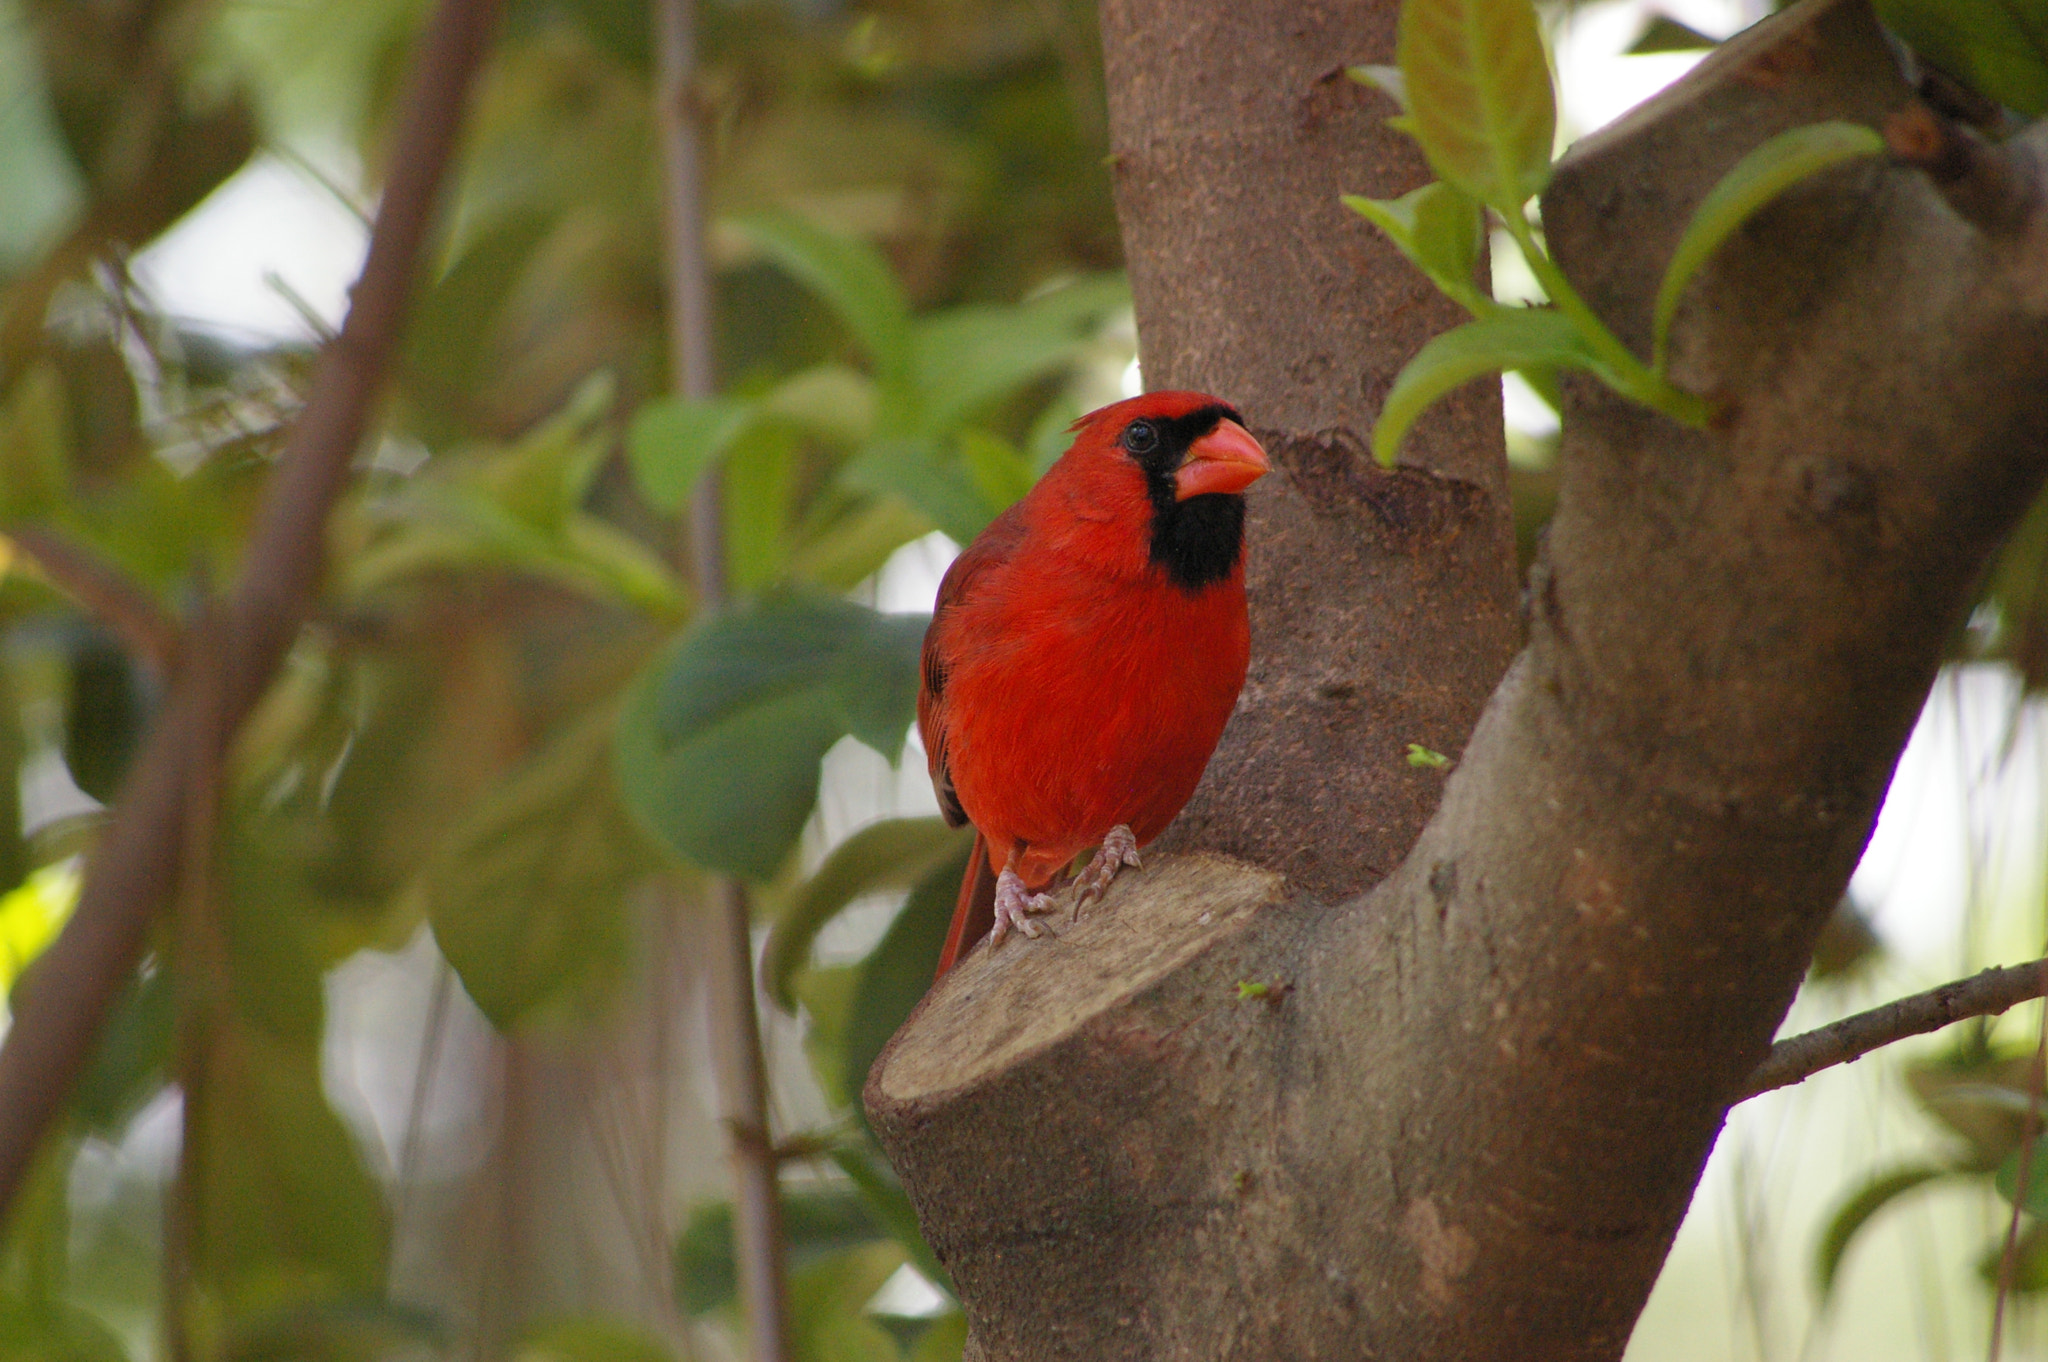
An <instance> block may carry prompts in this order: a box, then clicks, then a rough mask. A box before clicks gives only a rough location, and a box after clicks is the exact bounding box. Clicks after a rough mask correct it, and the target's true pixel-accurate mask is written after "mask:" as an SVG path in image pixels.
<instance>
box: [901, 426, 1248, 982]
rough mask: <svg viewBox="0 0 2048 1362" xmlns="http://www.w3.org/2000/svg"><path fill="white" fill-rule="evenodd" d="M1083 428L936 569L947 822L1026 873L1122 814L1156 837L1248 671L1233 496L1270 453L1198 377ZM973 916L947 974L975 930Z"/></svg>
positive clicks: (933, 757)
mask: <svg viewBox="0 0 2048 1362" xmlns="http://www.w3.org/2000/svg"><path fill="white" fill-rule="evenodd" d="M1075 432H1076V435H1075V440H1074V444H1073V447H1072V448H1071V449H1069V450H1068V451H1067V452H1066V454H1065V455H1063V456H1062V457H1061V458H1060V460H1059V461H1058V462H1057V463H1055V464H1054V465H1053V466H1052V468H1051V469H1049V470H1048V471H1047V472H1046V474H1045V476H1044V477H1043V478H1041V479H1040V480H1039V482H1038V484H1037V485H1036V486H1035V487H1033V488H1032V489H1031V491H1030V493H1028V494H1027V495H1026V496H1025V498H1024V499H1023V500H1022V501H1020V502H1018V503H1017V504H1016V505H1015V506H1013V507H1011V508H1010V509H1009V510H1008V511H1007V512H1005V513H1004V514H1003V515H1002V516H1000V517H998V518H997V519H996V521H995V522H994V523H993V524H991V525H990V526H989V527H988V529H986V530H985V531H983V532H982V534H981V536H980V537H979V538H978V539H976V540H975V541H974V543H973V544H972V545H971V546H970V547H969V548H968V549H967V550H966V551H965V552H964V553H962V554H961V555H960V557H959V558H958V559H957V560H955V562H954V563H953V566H952V568H951V569H950V570H949V571H948V572H947V573H946V576H945V579H944V581H943V582H941V583H940V586H939V597H938V604H937V607H936V609H935V610H934V612H933V615H932V623H931V628H930V630H929V631H928V632H927V633H926V635H925V643H924V667H923V678H922V685H921V687H920V690H919V694H918V702H917V716H918V729H919V732H920V733H921V734H922V736H923V739H924V744H925V750H926V753H927V755H928V758H929V761H930V767H931V775H932V784H933V786H934V788H935V789H936V790H937V791H938V794H939V802H940V805H941V807H942V809H943V810H944V811H945V813H946V816H947V819H948V820H949V821H950V822H952V823H954V824H955V825H956V826H957V825H959V824H960V823H962V822H971V823H973V824H974V827H975V831H976V832H977V833H978V834H979V836H980V839H981V842H982V844H983V845H984V846H985V847H986V856H987V860H988V862H989V863H990V864H989V870H988V872H987V873H988V875H989V876H991V877H992V875H993V873H994V872H995V871H1000V870H1001V869H1003V868H1004V867H1005V866H1010V867H1011V868H1014V869H1015V870H1016V871H1017V873H1018V875H1019V876H1020V877H1021V878H1022V879H1023V881H1024V883H1025V884H1026V885H1028V886H1030V887H1032V888H1034V889H1035V888H1038V887H1039V886H1042V885H1044V884H1045V883H1047V882H1048V881H1050V880H1051V879H1052V878H1053V877H1054V876H1055V875H1056V874H1057V873H1058V872H1059V871H1060V870H1061V869H1062V868H1063V867H1065V866H1066V865H1067V864H1068V863H1069V862H1070V861H1072V860H1073V859H1074V857H1075V856H1076V855H1078V854H1079V853H1080V852H1082V851H1085V850H1087V849H1088V848H1090V847H1093V846H1095V845H1096V844H1098V843H1100V842H1101V841H1102V839H1103V837H1104V835H1105V834H1107V833H1108V832H1109V830H1110V829H1111V828H1113V827H1115V826H1116V825H1117V824H1119V823H1125V824H1129V826H1130V828H1131V831H1132V832H1133V833H1134V834H1136V837H1137V840H1138V843H1139V844H1140V845H1141V846H1142V845H1143V844H1145V843H1147V842H1149V841H1151V840H1152V839H1153V838H1155V837H1157V836H1158V835H1159V834H1160V833H1161V832H1162V831H1164V830H1165V828H1166V825H1167V824H1168V823H1169V822H1171V821H1172V820H1173V817H1174V815H1176V814H1178V813H1179V812H1180V810H1181V807H1182V805H1184V804H1186V803H1187V801H1188V797H1189V796H1190V795H1192V794H1193V793H1194V789H1195V785H1196V782H1198V781H1199V780H1200V779H1201V776H1202V770H1203V768H1204V767H1205V766H1207V765H1208V761H1209V754H1210V753H1211V752H1212V751H1213V750H1214V749H1215V746H1216V741H1217V739H1218V738H1219V737H1220V736H1221V735H1222V733H1223V725H1224V723H1225V721H1226V720H1228V719H1229V717H1230V711H1231V709H1232V708H1233V707H1234V706H1235V704H1236V702H1237V694H1238V691H1239V689H1240V688H1241V687H1242V686H1243V685H1244V676H1245V667H1246V663H1247V661H1248V658H1249V651H1250V634H1249V629H1248V626H1247V624H1246V619H1245V598H1244V497H1243V495H1242V494H1243V491H1244V489H1245V488H1246V487H1248V486H1250V485H1251V483H1252V482H1254V481H1255V480H1256V479H1258V478H1259V477H1260V476H1261V475H1263V474H1264V473H1265V472H1266V471H1268V467H1269V465H1268V464H1267V462H1266V458H1265V454H1264V451H1262V450H1261V449H1260V448H1259V445H1258V442H1257V441H1255V440H1254V439H1253V438H1252V437H1251V435H1250V434H1249V433H1247V432H1246V430H1245V428H1244V423H1243V421H1242V419H1241V418H1239V416H1238V415H1237V413H1236V412H1235V411H1234V410H1233V409H1232V408H1230V407H1229V406H1228V405H1226V404H1225V403H1223V402H1220V401H1218V400H1217V399H1216V398H1213V397H1209V396H1207V395H1205V394H1202V393H1191V392H1164V393H1150V394H1147V395H1145V396H1143V397H1135V398H1132V399H1130V400H1128V401H1125V402H1118V403H1116V404H1114V405H1112V406H1108V407H1104V408H1102V409H1101V410H1099V411H1096V412H1093V413H1091V414H1089V415H1087V416H1084V417H1082V418H1081V420H1080V421H1078V422H1076V423H1075ZM979 859H980V854H979V852H978V854H977V863H976V864H975V865H971V866H970V867H969V870H968V880H969V886H971V885H972V884H973V882H974V880H975V878H976V874H977V870H979V869H980V864H979ZM972 897H973V895H972V894H971V892H969V890H968V888H966V887H964V888H963V894H962V913H963V914H965V913H967V912H968V911H969V900H970V899H971V898H972ZM964 926H966V924H963V923H962V922H959V921H956V923H955V931H954V937H955V941H954V942H953V943H949V950H948V955H947V957H946V958H945V959H944V960H943V961H942V962H941V966H940V968H941V970H942V971H943V969H944V968H945V967H946V966H947V965H949V964H950V963H951V961H952V956H953V955H954V954H957V953H958V951H959V950H960V949H962V948H964V946H965V945H971V944H972V943H973V941H974V940H977V939H979V936H980V935H981V932H975V931H971V930H963V927H964ZM985 930H986V928H985V926H984V927H983V928H982V931H985Z"/></svg>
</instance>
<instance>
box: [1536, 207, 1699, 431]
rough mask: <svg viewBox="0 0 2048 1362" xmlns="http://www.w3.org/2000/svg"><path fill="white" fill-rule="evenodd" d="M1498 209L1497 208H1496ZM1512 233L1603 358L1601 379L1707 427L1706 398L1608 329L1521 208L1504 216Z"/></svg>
mask: <svg viewBox="0 0 2048 1362" xmlns="http://www.w3.org/2000/svg"><path fill="white" fill-rule="evenodd" d="M1495 212H1497V213H1498V212H1499V209H1498V208H1496V209H1495ZM1500 217H1501V221H1502V223H1503V224H1504V225H1505V226H1506V227H1507V229H1508V235H1510V236H1512V237H1513V238H1514V239H1515V244H1516V245H1517V246H1519V247H1521V248H1522V256H1523V258H1524V259H1526V260H1527V261H1528V262H1529V269H1530V271H1531V273H1533V274H1534V275H1535V276H1536V282H1537V283H1539V284H1541V285H1542V286H1543V291H1544V293H1545V294H1547V295H1549V298H1550V301H1551V302H1552V303H1553V304H1555V305H1556V307H1557V310H1558V311H1559V312H1561V313H1562V314H1564V316H1565V317H1566V318H1568V319H1569V320H1570V321H1571V323H1572V325H1573V326H1574V327H1576V328H1577V329H1578V332H1579V334H1580V336H1581V337H1583V338H1584V339H1585V342H1586V344H1587V345H1589V346H1591V347H1592V350H1593V353H1594V354H1595V355H1596V356H1598V357H1599V359H1600V361H1601V363H1602V365H1603V366H1604V372H1602V373H1601V375H1600V376H1601V377H1602V378H1603V379H1605V380H1606V381H1607V382H1608V383H1609V384H1610V385H1612V386H1613V387H1614V389H1615V390H1616V391H1618V392H1620V393H1621V394H1622V395H1623V396H1624V397H1628V398H1630V399H1632V400H1634V401H1637V402H1640V403H1642V404H1643V405H1644V406H1646V407H1649V408H1651V409H1653V410H1655V411H1660V412H1662V413H1664V415H1666V416H1669V417H1670V418H1671V419H1672V420H1674V421H1680V422H1683V423H1684V424H1686V425H1688V426H1693V427H1695V428H1704V427H1705V426H1706V424H1707V417H1708V408H1707V404H1706V401H1705V400H1704V399H1702V398H1700V397H1699V396H1697V395H1696V394H1693V393H1689V392H1686V391H1685V390H1684V389H1683V388H1679V387H1675V386H1674V385H1672V384H1671V383H1670V382H1668V381H1666V380H1665V379H1664V378H1663V377H1662V376H1661V375H1659V374H1658V373H1656V372H1655V371H1654V370H1652V369H1651V368H1649V367H1648V366H1647V365H1645V364H1644V363H1643V362H1642V361H1641V360H1639V359H1637V358H1636V357H1635V355H1634V353H1633V352H1632V351H1630V350H1629V348H1628V347H1627V346H1626V345H1623V344H1622V343H1621V338H1620V337H1619V336H1617V335H1615V334H1614V333H1613V332H1612V331H1610V330H1608V329H1607V323H1605V322H1603V321H1601V320H1600V318H1599V316H1598V314H1596V313H1595V312H1594V311H1593V309H1592V308H1590V307H1588V306H1587V305H1586V300H1585V299H1583V298H1581V297H1580V296H1579V292H1578V290H1577V289H1575V288H1573V287H1572V284H1571V280H1569V279H1567V278H1565V275H1564V271H1563V270H1561V269H1559V268H1558V267H1557V262H1556V261H1554V260H1552V259H1551V258H1550V256H1549V255H1548V254H1547V253H1546V252H1545V251H1544V249H1543V248H1542V247H1541V246H1539V245H1538V244H1537V243H1536V234H1535V233H1534V232H1532V231H1530V230H1529V220H1528V219H1527V218H1526V217H1524V216H1522V214H1521V213H1520V212H1514V213H1503V214H1500Z"/></svg>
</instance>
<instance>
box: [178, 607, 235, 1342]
mask: <svg viewBox="0 0 2048 1362" xmlns="http://www.w3.org/2000/svg"><path fill="white" fill-rule="evenodd" d="M193 637H194V638H195V639H196V640H198V646H197V647H195V648H194V649H193V650H192V655H191V661H190V663H189V665H188V666H187V668H186V670H185V675H184V677H183V681H184V684H185V689H186V690H187V691H188V692H189V693H190V695H191V696H192V715H193V733H192V742H191V745H190V747H189V748H188V750H189V751H190V753H191V762H190V765H189V768H188V769H187V772H186V784H185V818H184V845H183V847H182V859H181V860H180V861H179V864H178V881H179V882H178V889H177V904H176V910H175V912H174V913H173V914H172V923H173V926H172V937H173V941H174V943H175V944H174V945H173V947H172V964H173V966H174V968H173V973H172V984H173V990H174V993H175V996H176V1000H177V1038H178V1043H177V1051H176V1056H175V1062H176V1066H177V1068H176V1071H177V1078H178V1092H179V1098H180V1102H179V1128H180V1138H179V1141H178V1174H177V1177H176V1178H175V1179H173V1181H172V1185H171V1188H170V1193H169V1207H170V1210H171V1213H172V1214H171V1216H170V1220H169V1223H168V1224H167V1225H165V1227H164V1231H165V1232H164V1259H163V1279H164V1309H163V1327H164V1333H165V1338H166V1342H167V1344H168V1349H167V1351H168V1352H169V1355H170V1357H171V1359H172V1362H191V1359H192V1358H193V1357H194V1355H195V1353H197V1352H199V1351H200V1350H199V1349H195V1347H194V1346H193V1339H192V1326H193V1322H194V1319H195V1315H194V1312H193V1306H194V1296H193V1292H194V1290H195V1289H196V1288H197V1287H198V1285H199V1255H200V1251H201V1246H202V1245H203V1244H204V1243H205V1242H206V1237H205V1235H206V1226H205V1223H204V1221H203V1220H202V1219H201V1212H202V1209H203V1207H204V1206H205V1190H204V1189H205V1186H206V1180H207V1173H208V1169H207V1163H206V1161H207V1156H208V1154H209V1153H210V1152H211V1145H212V1142H211V1141H210V1140H209V1139H208V1138H207V1123H208V1121H209V1119H210V1117H211V1112H210V1111H209V1107H210V1106H211V1105H212V1094H211V1091H210V1088H211V1083H212V1072H213V1061H214V1059H215V1057H216V1055H217V1048H216V1046H217V1037H218V1035H219V1031H220V1024H221V1020H222V1004H223V998H224V997H225V995H226V992H227V970H228V964H227V944H226V942H225V941H224V940H223V939H222V938H221V905H220V901H219V878H218V876H217V875H216V873H215V870H216V866H215V858H216V850H217V848H216V843H215V828H216V825H217V824H218V823H219V821H220V770H221V757H222V750H223V748H224V747H225V746H226V734H225V733H224V732H222V730H221V728H220V722H221V712H220V655H219V650H218V649H217V648H215V647H213V646H211V645H212V644H213V643H214V641H215V640H216V638H217V637H218V627H217V621H216V619H215V617H214V616H213V615H212V614H211V613H209V614H207V615H205V616H202V617H201V619H200V621H199V623H198V626H197V627H196V628H195V629H194V631H193Z"/></svg>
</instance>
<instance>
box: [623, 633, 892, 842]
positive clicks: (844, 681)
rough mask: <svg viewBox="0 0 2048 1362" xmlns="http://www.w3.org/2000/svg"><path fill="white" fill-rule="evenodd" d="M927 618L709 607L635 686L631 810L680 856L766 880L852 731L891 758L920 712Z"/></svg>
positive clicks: (627, 774)
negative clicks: (714, 611) (822, 768)
mask: <svg viewBox="0 0 2048 1362" xmlns="http://www.w3.org/2000/svg"><path fill="white" fill-rule="evenodd" d="M929 622H930V619H929V616H925V615H882V614H879V613H877V612H875V611H873V610H869V609H866V608H865V607H862V606H857V605H853V604H851V603H849V602H846V601H841V600H834V599H830V598H820V597H810V596H794V595H792V596H784V597H777V598H774V599H771V600H768V601H764V602H761V603H760V604H758V605H753V606H749V607H745V608H741V609H738V610H735V611H732V612H729V613H726V614H721V615H716V616H713V617H711V618H709V619H707V620H705V621H703V622H702V623H701V624H699V625H698V626H697V627H696V628H694V629H692V630H690V631H689V632H688V633H686V634H685V635H684V636H683V637H682V638H681V639H679V640H678V641H677V643H676V644H675V645H674V646H673V647H672V648H671V649H669V650H668V651H667V652H666V653H665V654H664V655H663V656H662V657H661V658H659V659H658V660H657V661H656V662H655V664H654V665H653V666H651V667H650V668H648V670H647V671H646V672H645V673H644V674H643V675H642V677H641V679H640V680H639V681H638V682H636V683H635V685H634V687H633V690H632V694H631V696H630V697H629V699H628V701H627V706H626V710H625V712H624V714H623V715H622V716H621V718H620V721H619V727H618V732H617V739H616V751H617V763H616V764H617V771H618V779H619V784H620V788H621V789H622V790H623V791H624V793H625V796H626V803H627V805H628V807H629V808H631V810H632V811H633V814H634V816H635V818H637V819H638V820H639V821H640V823H641V824H642V825H643V826H645V827H646V828H647V829H648V830H649V831H650V832H651V833H653V834H654V835H655V837H656V838H657V839H658V840H659V841H660V842H662V843H663V844H664V845H666V846H668V847H669V848H670V849H671V850H673V851H674V852H675V853H676V854H677V855H679V856H681V857H682V858H683V859H685V860H687V861H691V862H693V863H695V864H697V865H701V866H704V867H706V868H709V869H714V870H720V871H724V872H726V873H728V874H735V875H743V876H746V877H748V878H751V879H755V880H765V879H768V878H770V877H771V876H773V875H774V874H775V872H776V870H777V869H778V868H779V867H780V866H781V864H782V862H783V859H784V858H785V857H787V856H788V854H789V852H790V849H791V848H792V847H793V846H795V844H796V838H797V834H798V833H799V832H801V831H802V829H803V824H804V820H805V819H806V818H808V817H809V816H810V812H811V806H812V805H813V804H814V803H815V802H816V801H817V793H818V762H819V759H820V758H822V757H823V756H824V754H825V750H826V749H827V748H829V747H830V746H831V745H832V744H833V743H835V742H837V741H838V740H839V739H840V737H841V736H843V735H845V734H848V733H851V734H852V735H853V736H854V737H856V738H858V739H860V740H861V741H862V742H864V743H866V744H867V745H868V746H870V747H872V748H874V749H875V750H876V751H877V752H880V753H881V754H882V755H884V756H885V757H888V758H889V759H890V760H892V761H893V760H895V759H896V756H897V754H898V753H899V752H900V751H901V750H902V747H903V741H904V738H905V736H906V734H907V733H908V731H909V727H910V720H911V717H912V715H913V713H914V711H915V708H916V700H917V667H918V655H919V651H920V649H921V648H922V645H923V641H924V631H925V626H926V625H927V624H928V623H929Z"/></svg>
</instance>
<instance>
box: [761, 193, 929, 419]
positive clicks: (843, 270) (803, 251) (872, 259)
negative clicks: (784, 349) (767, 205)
mask: <svg viewBox="0 0 2048 1362" xmlns="http://www.w3.org/2000/svg"><path fill="white" fill-rule="evenodd" d="M732 225H733V226H734V227H735V228H736V229H738V231H739V232H740V234H741V235H742V236H744V237H746V238H747V239H748V240H749V241H751V242H752V243H753V244H754V245H755V246H756V247H757V248H758V249H760V251H761V252H762V253H763V254H764V255H766V256H767V257H768V258H769V259H770V260H773V261H774V262H775V263H776V264H777V265H779V266H781V267H782V268H783V269H784V270H786V271H788V273H789V274H790V275H791V277H793V278H795V279H796V280H797V281H798V282H800V283H802V284H803V285H805V286H806V287H808V288H809V289H810V290H811V291H812V292H814V293H816V294H817V295H818V296H819V297H820V298H821V299H823V300H824V301H825V303H826V304H827V305H828V306H829V307H831V309H832V311H833V312H834V314H836V315H837V316H838V318H839V320H840V321H841V322H843V323H844V324H845V326H846V329H847V330H848V331H850V332H852V333H853V336H854V339H855V340H856V341H858V342H859V344H860V347H861V349H862V351H863V352H865V354H866V355H867V358H868V362H869V363H870V364H872V365H873V366H874V372H875V379H876V381H877V382H878V383H879V384H880V385H881V389H882V394H883V401H884V403H885V404H887V405H892V406H894V407H895V408H896V415H897V416H898V418H899V419H903V420H906V421H907V420H908V418H909V417H910V416H911V415H912V411H911V408H912V407H913V406H914V404H915V401H916V387H917V380H916V373H917V357H916V353H915V351H914V350H913V347H912V340H911V329H910V305H909V303H908V302H907V301H905V299H904V296H903V289H902V288H901V286H900V285H898V284H897V282H896V276H895V274H894V272H892V271H891V270H890V268H889V262H888V261H886V260H884V259H883V258H882V256H881V254H880V252H878V251H876V250H875V249H874V247H872V246H870V245H868V243H866V242H865V241H861V240H858V239H856V238H853V237H845V236H838V235H835V234H834V233H831V232H827V231H825V230H823V229H821V228H819V227H816V226H814V225H813V224H811V223H810V222H808V221H806V220H805V219H803V218H801V217H798V216H797V215H796V214H794V213H761V214H754V215H750V216H747V217H742V218H739V219H737V220H735V221H734V222H733V224H732Z"/></svg>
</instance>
